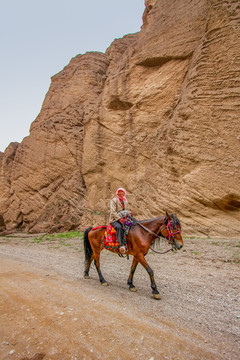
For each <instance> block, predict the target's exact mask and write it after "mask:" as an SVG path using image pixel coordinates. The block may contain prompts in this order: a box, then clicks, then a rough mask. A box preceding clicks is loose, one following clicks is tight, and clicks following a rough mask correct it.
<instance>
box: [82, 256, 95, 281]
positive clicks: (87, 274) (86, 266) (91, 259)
mask: <svg viewBox="0 0 240 360" xmlns="http://www.w3.org/2000/svg"><path fill="white" fill-rule="evenodd" d="M93 259H94V256H93V254H92V256H91V258H90V259H85V270H84V278H85V279H89V270H90V266H91V263H92V261H93Z"/></svg>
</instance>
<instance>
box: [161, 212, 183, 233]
mask: <svg viewBox="0 0 240 360" xmlns="http://www.w3.org/2000/svg"><path fill="white" fill-rule="evenodd" d="M170 216H171V218H172V221H173V228H174V229H175V228H176V227H177V225H178V226H179V227H180V229H181V223H180V220H179V219H178V217H177V215H176V214H171V215H170ZM164 223H165V224H166V225H167V223H168V218H167V217H166V216H165V218H164Z"/></svg>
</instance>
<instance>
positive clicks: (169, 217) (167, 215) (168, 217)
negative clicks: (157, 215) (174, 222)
mask: <svg viewBox="0 0 240 360" xmlns="http://www.w3.org/2000/svg"><path fill="white" fill-rule="evenodd" d="M166 218H167V219H168V220H171V216H170V215H169V214H168V212H167V211H166Z"/></svg>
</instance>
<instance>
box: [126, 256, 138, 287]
mask: <svg viewBox="0 0 240 360" xmlns="http://www.w3.org/2000/svg"><path fill="white" fill-rule="evenodd" d="M137 265H138V259H137V258H135V257H133V262H132V266H131V270H130V274H129V278H128V282H127V283H128V285H129V290H131V291H137V289H136V288H135V286H134V285H133V275H134V273H135V270H136V267H137Z"/></svg>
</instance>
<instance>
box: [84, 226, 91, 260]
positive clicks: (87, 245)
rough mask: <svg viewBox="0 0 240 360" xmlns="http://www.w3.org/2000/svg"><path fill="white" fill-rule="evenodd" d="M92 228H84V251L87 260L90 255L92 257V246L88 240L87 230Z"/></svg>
mask: <svg viewBox="0 0 240 360" xmlns="http://www.w3.org/2000/svg"><path fill="white" fill-rule="evenodd" d="M91 230H92V228H91V227H89V228H88V229H87V230H85V232H84V252H85V260H86V261H87V262H89V261H90V259H91V257H92V253H93V251H92V247H91V244H90V242H89V238H88V234H89V232H90V231H91Z"/></svg>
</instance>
